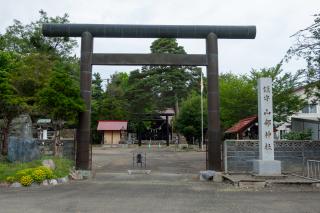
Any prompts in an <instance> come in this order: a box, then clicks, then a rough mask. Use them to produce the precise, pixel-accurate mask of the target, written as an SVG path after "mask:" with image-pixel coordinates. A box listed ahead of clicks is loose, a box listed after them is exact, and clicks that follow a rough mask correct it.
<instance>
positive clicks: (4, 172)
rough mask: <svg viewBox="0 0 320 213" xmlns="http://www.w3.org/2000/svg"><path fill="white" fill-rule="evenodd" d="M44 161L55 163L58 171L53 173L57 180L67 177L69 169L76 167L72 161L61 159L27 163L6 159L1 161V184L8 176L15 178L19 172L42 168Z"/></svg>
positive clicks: (54, 158) (55, 158) (53, 158)
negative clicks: (12, 161) (11, 161)
mask: <svg viewBox="0 0 320 213" xmlns="http://www.w3.org/2000/svg"><path fill="white" fill-rule="evenodd" d="M44 159H52V160H53V161H54V163H55V165H56V169H55V170H54V171H53V174H54V175H55V176H56V177H57V178H59V177H65V176H67V175H68V174H69V169H70V168H71V167H72V166H73V165H74V162H73V161H72V160H69V159H65V158H59V157H43V158H41V159H39V160H34V161H31V162H27V163H19V162H16V163H10V162H8V161H6V160H4V159H0V182H4V181H5V180H6V177H8V176H14V175H15V174H16V172H17V171H19V170H22V169H27V168H35V167H38V166H42V164H41V162H42V160H44Z"/></svg>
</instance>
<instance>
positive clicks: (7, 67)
mask: <svg viewBox="0 0 320 213" xmlns="http://www.w3.org/2000/svg"><path fill="white" fill-rule="evenodd" d="M15 68H16V64H15V63H14V60H13V56H12V54H9V53H6V52H3V51H0V91H1V92H0V118H2V119H3V123H4V126H3V135H4V140H3V143H2V154H3V155H6V154H7V153H8V134H9V131H10V124H11V121H12V120H13V119H14V118H15V117H17V116H18V115H19V114H20V113H22V112H24V111H25V110H26V107H25V102H24V100H23V99H22V98H21V97H19V95H18V93H17V90H16V89H15V88H14V87H13V84H12V79H11V76H10V73H11V72H12V69H15Z"/></svg>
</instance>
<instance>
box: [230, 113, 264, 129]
mask: <svg viewBox="0 0 320 213" xmlns="http://www.w3.org/2000/svg"><path fill="white" fill-rule="evenodd" d="M257 121H258V116H257V115H253V116H250V117H246V118H244V119H242V120H240V121H239V122H238V123H236V124H234V125H233V126H232V127H230V128H229V129H227V131H225V133H239V132H242V131H243V130H245V129H246V128H248V127H250V126H251V125H252V124H253V123H255V122H257Z"/></svg>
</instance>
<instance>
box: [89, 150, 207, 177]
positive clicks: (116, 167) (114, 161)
mask: <svg viewBox="0 0 320 213" xmlns="http://www.w3.org/2000/svg"><path fill="white" fill-rule="evenodd" d="M92 151H93V161H92V162H93V167H94V169H95V170H96V172H97V173H101V172H110V173H113V172H120V173H121V172H127V171H128V169H133V153H136V152H142V153H146V159H147V160H146V164H147V169H149V170H152V173H171V174H198V173H199V171H201V170H205V168H206V154H205V152H201V151H183V150H180V151H177V150H175V148H174V147H170V148H167V147H161V148H160V149H159V148H158V147H157V146H153V147H151V148H150V149H149V148H148V147H142V148H138V147H136V148H109V147H105V148H103V147H94V148H93V150H92ZM135 167H136V165H135Z"/></svg>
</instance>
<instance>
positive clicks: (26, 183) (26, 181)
mask: <svg viewBox="0 0 320 213" xmlns="http://www.w3.org/2000/svg"><path fill="white" fill-rule="evenodd" d="M32 182H33V179H32V177H31V175H26V176H22V177H21V179H20V183H21V185H22V186H30V185H31V184H32Z"/></svg>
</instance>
